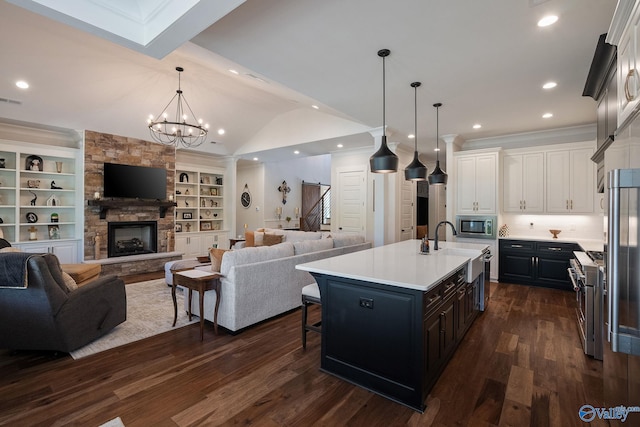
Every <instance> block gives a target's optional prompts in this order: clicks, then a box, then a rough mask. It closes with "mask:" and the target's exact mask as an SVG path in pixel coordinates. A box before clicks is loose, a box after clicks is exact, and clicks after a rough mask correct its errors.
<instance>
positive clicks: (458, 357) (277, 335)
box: [0, 278, 606, 427]
mask: <svg viewBox="0 0 640 427" xmlns="http://www.w3.org/2000/svg"><path fill="white" fill-rule="evenodd" d="M138 279H139V278H138ZM128 281H130V280H128ZM491 290H492V295H491V302H490V307H489V310H488V311H486V312H485V313H484V314H482V315H481V316H480V317H479V318H478V319H477V320H476V321H475V323H474V324H473V325H472V327H471V329H470V330H469V331H468V333H467V335H466V336H465V338H464V340H463V342H462V343H461V344H460V346H459V347H458V349H457V351H456V354H455V355H454V357H453V359H452V360H451V361H450V363H449V365H448V366H447V368H446V369H445V371H444V372H443V374H442V376H441V377H440V379H439V380H438V382H437V383H436V385H435V387H434V388H433V390H432V391H431V393H430V395H429V398H428V400H427V409H426V411H425V413H424V414H419V413H417V412H415V411H413V410H411V409H409V408H406V407H404V406H401V405H399V404H397V403H393V402H391V401H389V400H387V399H385V398H382V397H380V396H377V395H375V394H373V393H370V392H367V391H365V390H363V389H361V388H359V387H356V386H353V385H351V384H348V383H346V382H344V381H342V380H339V379H337V378H335V377H333V376H330V375H327V374H324V373H322V372H320V371H319V369H318V367H319V364H320V336H319V335H318V334H315V333H309V336H308V342H307V349H306V350H303V349H302V346H301V339H300V320H301V313H300V310H295V311H293V312H290V313H288V314H286V315H283V316H281V317H278V318H276V319H273V320H270V321H268V322H265V323H263V324H260V325H257V326H255V327H252V328H250V329H248V330H246V331H244V332H242V333H240V334H238V335H236V336H232V335H230V334H227V333H225V332H224V331H221V333H220V334H219V335H215V334H214V333H213V325H211V324H207V325H206V329H205V337H204V342H200V340H199V327H198V325H197V324H194V325H190V326H187V327H184V328H180V329H177V330H174V331H170V332H167V333H164V334H161V335H158V336H155V337H151V338H148V339H146V340H143V341H138V342H136V343H132V344H129V345H126V346H123V347H119V348H115V349H112V350H110V351H106V352H103V353H99V354H96V355H93V356H89V357H87V358H84V359H80V360H73V359H71V357H69V356H68V355H63V356H59V357H55V356H54V355H52V354H51V353H47V352H22V351H18V352H11V351H8V350H0V396H1V397H0V425H11V426H54V425H78V426H97V425H100V424H102V423H104V422H106V421H108V420H110V419H113V418H115V417H120V418H121V419H122V421H123V422H124V424H125V426H127V427H134V426H145V427H146V426H195V425H214V426H215V425H237V424H244V425H249V424H253V425H260V426H312V425H313V426H338V425H350V426H404V425H406V426H490V425H500V426H502V425H505V426H506V425H510V426H536V427H538V426H563V427H566V426H577V425H583V423H581V422H580V420H579V418H578V409H579V408H580V407H581V406H582V405H583V404H591V405H593V406H601V405H602V363H601V362H599V361H596V360H593V359H591V358H589V357H587V356H585V355H584V353H583V352H582V350H581V348H580V340H579V338H578V331H577V326H576V323H575V320H574V315H575V314H574V305H575V302H574V301H575V300H574V298H575V295H574V294H573V293H572V292H563V291H557V290H551V289H542V288H532V287H527V286H519V285H508V284H492V289H491ZM315 308H316V309H314V310H313V311H312V316H316V318H317V317H318V316H319V311H318V310H317V307H315ZM169 315H170V314H169ZM590 425H593V426H598V425H606V424H599V423H598V422H596V421H594V422H592V423H590Z"/></svg>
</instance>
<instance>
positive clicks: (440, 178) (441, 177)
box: [429, 102, 449, 185]
mask: <svg viewBox="0 0 640 427" xmlns="http://www.w3.org/2000/svg"><path fill="white" fill-rule="evenodd" d="M433 106H434V107H436V167H435V169H433V172H431V175H429V185H443V184H446V183H447V178H449V177H448V176H447V174H446V172H445V171H443V170H442V169H440V144H439V140H440V132H439V129H438V122H439V117H438V111H439V108H440V107H442V103H441V102H437V103H435V104H433Z"/></svg>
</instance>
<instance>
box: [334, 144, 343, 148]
mask: <svg viewBox="0 0 640 427" xmlns="http://www.w3.org/2000/svg"><path fill="white" fill-rule="evenodd" d="M336 147H338V148H342V147H344V145H342V144H338V145H336Z"/></svg>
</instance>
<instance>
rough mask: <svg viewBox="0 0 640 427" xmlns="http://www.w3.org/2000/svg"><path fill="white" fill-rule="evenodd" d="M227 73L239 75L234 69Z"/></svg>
mask: <svg viewBox="0 0 640 427" xmlns="http://www.w3.org/2000/svg"><path fill="white" fill-rule="evenodd" d="M229 72H230V73H231V74H235V75H236V76H237V75H238V74H240V73H239V72H238V70H234V69H230V70H229Z"/></svg>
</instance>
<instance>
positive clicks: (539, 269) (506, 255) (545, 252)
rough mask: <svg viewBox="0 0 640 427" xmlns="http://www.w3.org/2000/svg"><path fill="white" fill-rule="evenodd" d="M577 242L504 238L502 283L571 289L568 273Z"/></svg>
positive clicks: (500, 276) (501, 247)
mask: <svg viewBox="0 0 640 427" xmlns="http://www.w3.org/2000/svg"><path fill="white" fill-rule="evenodd" d="M579 250H581V249H580V246H579V245H578V244H575V243H561V242H557V243H556V242H546V241H545V242H537V241H530V240H511V239H501V240H500V251H499V252H500V264H499V265H500V267H499V270H500V271H499V275H498V276H499V277H498V279H499V280H500V281H501V282H508V283H519V284H526V285H534V286H544V287H549V288H556V289H564V290H571V289H572V285H571V280H570V279H569V274H568V273H567V268H569V260H570V259H571V258H572V257H573V251H579Z"/></svg>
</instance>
